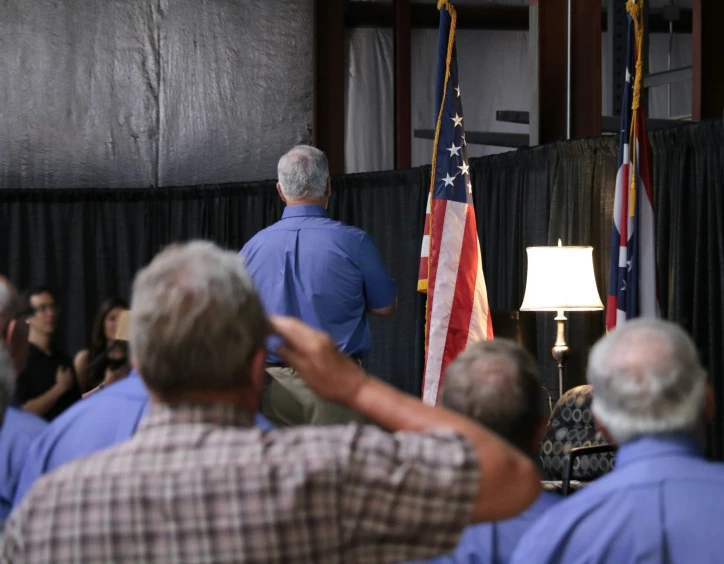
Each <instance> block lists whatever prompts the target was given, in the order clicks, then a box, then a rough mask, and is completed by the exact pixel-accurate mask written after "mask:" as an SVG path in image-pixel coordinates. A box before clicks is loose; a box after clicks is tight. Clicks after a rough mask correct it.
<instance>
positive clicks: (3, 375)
mask: <svg viewBox="0 0 724 564" xmlns="http://www.w3.org/2000/svg"><path fill="white" fill-rule="evenodd" d="M15 379H16V375H15V363H14V362H13V359H12V357H11V356H10V351H8V349H7V348H6V347H5V345H4V344H3V343H2V342H0V424H1V423H2V421H3V420H4V419H5V412H6V410H7V408H8V405H10V401H11V400H12V399H13V396H14V395H15Z"/></svg>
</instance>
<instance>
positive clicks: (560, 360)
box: [551, 309, 569, 397]
mask: <svg viewBox="0 0 724 564" xmlns="http://www.w3.org/2000/svg"><path fill="white" fill-rule="evenodd" d="M563 313H564V312H563V310H562V309H559V310H558V315H557V316H556V318H555V321H556V344H555V345H553V348H552V349H551V356H553V360H555V361H556V363H557V364H558V397H561V396H562V395H563V367H564V366H565V364H566V359H567V358H568V351H569V349H568V345H567V344H566V316H565V315H564V314H563Z"/></svg>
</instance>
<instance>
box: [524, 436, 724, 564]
mask: <svg viewBox="0 0 724 564" xmlns="http://www.w3.org/2000/svg"><path fill="white" fill-rule="evenodd" d="M722 523H724V464H721V463H714V462H707V461H706V460H705V459H704V457H703V454H702V452H701V449H700V447H699V445H698V444H697V443H696V442H695V441H694V439H693V437H690V436H687V435H678V434H677V435H672V434H670V435H652V436H646V437H641V438H639V439H636V440H634V441H631V442H629V443H626V444H624V445H622V446H621V448H620V449H619V451H618V454H617V456H616V467H615V469H614V470H613V471H612V472H611V473H609V474H607V475H605V476H603V477H602V478H599V479H598V480H596V481H595V482H593V484H591V485H590V486H588V487H587V488H585V489H583V490H580V491H578V492H576V493H575V494H573V496H571V497H570V498H568V499H566V500H565V501H564V502H562V503H560V504H559V505H558V506H556V507H554V508H553V509H551V510H550V511H548V512H547V513H546V514H545V515H544V516H543V517H542V518H541V519H540V520H538V522H537V523H536V524H535V525H533V526H532V527H531V528H530V529H529V530H528V532H527V533H526V534H525V536H524V537H523V539H522V540H521V541H520V543H519V544H518V548H517V549H516V551H515V553H514V555H513V562H514V563H520V564H529V563H530V562H540V563H545V562H556V563H565V562H585V563H586V564H596V563H604V562H605V563H611V564H614V563H615V564H627V563H629V562H632V563H633V562H637V563H649V562H650V563H652V564H653V563H656V564H666V563H679V562H685V563H689V562H691V563H694V562H695V563H696V564H706V563H709V562H712V563H713V562H722V560H723V559H724V535H722Z"/></svg>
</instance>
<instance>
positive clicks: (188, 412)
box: [138, 403, 253, 431]
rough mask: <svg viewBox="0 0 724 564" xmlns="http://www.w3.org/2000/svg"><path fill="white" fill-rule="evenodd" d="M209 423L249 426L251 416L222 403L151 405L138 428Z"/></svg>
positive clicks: (250, 424)
mask: <svg viewBox="0 0 724 564" xmlns="http://www.w3.org/2000/svg"><path fill="white" fill-rule="evenodd" d="M204 423H205V424H210V425H217V426H219V427H240V428H244V427H251V426H252V423H253V421H252V417H251V415H249V414H248V413H246V412H245V411H243V410H242V409H241V408H239V407H237V406H234V405H230V404H222V403H214V404H190V403H182V404H175V405H168V404H161V405H152V406H151V409H150V411H149V412H148V415H147V416H146V417H145V418H144V419H143V421H141V424H140V425H139V428H138V430H139V431H141V430H148V429H157V428H160V427H172V426H174V425H189V424H204Z"/></svg>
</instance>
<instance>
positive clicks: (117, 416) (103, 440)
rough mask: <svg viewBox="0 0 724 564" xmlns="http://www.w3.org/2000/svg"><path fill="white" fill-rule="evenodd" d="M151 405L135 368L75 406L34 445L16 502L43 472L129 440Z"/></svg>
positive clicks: (257, 419)
mask: <svg viewBox="0 0 724 564" xmlns="http://www.w3.org/2000/svg"><path fill="white" fill-rule="evenodd" d="M148 406H149V396H148V390H147V389H146V386H144V385H143V381H142V380H141V377H140V376H139V375H138V372H136V371H135V370H133V371H132V372H131V373H130V374H129V375H128V376H127V377H126V378H124V379H123V380H121V381H120V382H117V383H115V384H113V385H111V386H108V387H107V388H105V389H104V390H100V391H98V392H96V393H94V394H93V395H91V396H90V397H88V398H85V399H84V400H83V401H80V402H78V403H76V404H75V405H73V406H72V407H71V408H70V409H68V410H67V411H66V412H65V413H63V414H62V415H61V416H60V417H58V418H57V419H56V420H55V421H53V422H52V423H51V424H50V425H48V426H47V428H46V429H45V430H44V432H43V433H42V434H40V436H38V438H37V440H36V441H35V442H33V444H32V445H31V447H30V449H29V452H28V454H27V457H26V461H25V465H24V466H23V468H22V472H21V473H20V480H19V482H18V484H17V491H16V492H15V499H14V503H13V504H14V505H18V504H19V503H20V502H21V501H22V499H23V497H24V496H25V494H26V493H27V492H28V490H29V489H30V488H31V487H32V486H33V484H34V483H35V482H36V480H38V479H39V478H40V477H41V476H42V475H43V474H46V473H48V472H50V471H52V470H54V469H55V468H57V467H58V466H61V465H63V464H65V463H67V462H71V461H73V460H77V459H79V458H82V457H84V456H88V455H89V454H93V453H94V452H97V451H99V450H103V449H105V448H108V447H111V446H114V445H116V444H118V443H120V442H123V441H125V440H127V439H129V438H130V437H131V436H132V435H133V434H134V433H135V431H136V428H137V427H138V424H139V423H140V421H141V418H142V417H143V415H144V414H145V413H146V411H147V410H148ZM255 423H256V425H258V426H260V427H261V428H263V429H269V428H270V427H271V426H270V425H269V423H268V422H267V421H266V420H264V418H263V417H262V416H261V415H259V414H257V415H255Z"/></svg>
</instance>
